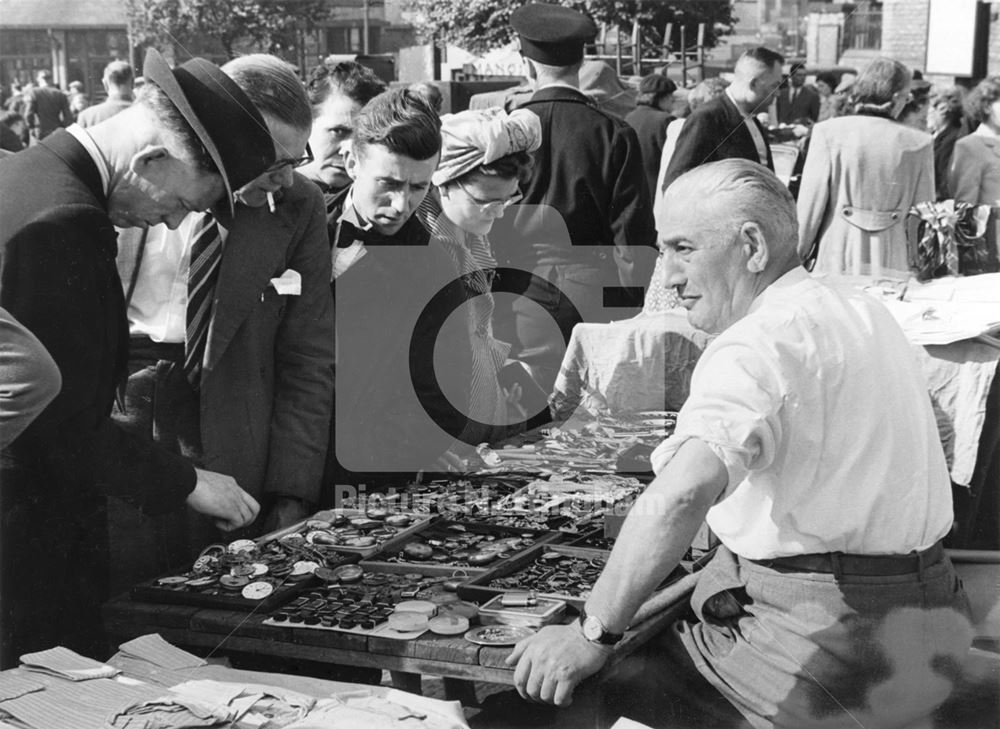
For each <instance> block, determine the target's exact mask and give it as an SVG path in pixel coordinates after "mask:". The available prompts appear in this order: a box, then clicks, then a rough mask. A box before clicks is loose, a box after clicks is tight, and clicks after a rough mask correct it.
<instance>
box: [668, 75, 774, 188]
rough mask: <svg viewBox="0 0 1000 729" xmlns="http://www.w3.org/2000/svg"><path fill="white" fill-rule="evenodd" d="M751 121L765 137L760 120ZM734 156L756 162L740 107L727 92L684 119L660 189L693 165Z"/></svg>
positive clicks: (771, 166) (770, 166) (769, 161)
mask: <svg viewBox="0 0 1000 729" xmlns="http://www.w3.org/2000/svg"><path fill="white" fill-rule="evenodd" d="M752 123H753V124H756V125H757V128H758V129H760V133H761V136H762V137H763V138H764V139H765V140H767V133H766V132H765V131H764V129H763V128H762V127H761V125H760V122H758V121H757V119H756V118H754V119H753V121H752ZM738 157H742V158H743V159H748V160H752V161H753V162H760V154H759V153H758V152H757V145H755V144H754V141H753V137H752V136H751V135H750V130H749V129H747V128H746V125H745V124H744V123H743V117H742V115H741V114H740V110H739V109H737V108H736V104H734V103H733V101H732V99H730V98H729V95H728V94H723V95H722V96H720V97H718V98H716V99H712V100H711V101H709V102H707V103H706V104H703V105H702V106H700V107H698V108H697V109H695V111H694V112H693V113H692V114H691V116H689V117H688V118H687V121H686V122H684V126H683V127H682V128H681V133H680V136H679V137H678V138H677V146H676V148H675V150H674V156H673V157H671V158H670V166H669V167H667V173H666V176H665V177H664V178H663V189H666V188H667V187H669V186H670V183H672V182H673V181H674V180H676V179H677V178H678V177H680V176H681V175H683V174H684V173H685V172H687V171H688V170H692V169H694V168H695V167H698V166H700V165H703V164H707V163H709V162H718V161H719V160H722V159H732V158H738ZM767 167H768V169H771V170H774V161H773V160H772V158H771V150H770V148H769V149H768V150H767Z"/></svg>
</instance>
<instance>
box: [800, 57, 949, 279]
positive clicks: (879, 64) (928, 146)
mask: <svg viewBox="0 0 1000 729" xmlns="http://www.w3.org/2000/svg"><path fill="white" fill-rule="evenodd" d="M910 81H911V75H910V71H909V69H908V68H907V67H906V66H904V65H903V64H901V63H899V62H898V61H894V60H892V59H889V58H876V59H875V60H874V61H872V62H871V64H869V66H868V67H867V68H866V69H865V70H864V71H863V72H862V73H861V75H860V76H858V79H857V81H855V83H854V87H853V89H852V100H853V105H854V109H853V111H854V113H853V114H852V115H851V116H845V117H840V118H836V119H829V120H827V121H825V122H821V123H819V124H817V125H816V126H815V127H813V131H812V139H811V141H810V146H809V155H808V157H807V158H806V161H805V167H804V168H803V172H802V186H801V188H800V191H799V198H798V211H799V254H800V255H801V257H802V259H803V261H805V262H807V264H808V263H809V262H811V261H813V260H814V261H815V265H814V267H813V270H815V271H819V272H824V273H847V274H851V275H872V276H879V275H882V273H883V272H884V271H885V270H886V269H888V270H891V271H906V270H907V269H908V268H909V264H908V260H907V258H908V256H907V243H906V230H905V220H906V215H907V212H908V211H909V209H910V208H911V207H912V206H913V205H914V204H915V203H918V202H923V201H926V200H934V157H933V149H932V143H931V136H930V135H929V134H927V133H926V132H921V131H918V130H916V129H912V128H910V127H907V126H904V125H903V124H901V123H899V122H898V121H895V117H896V116H897V115H898V114H899V112H900V111H901V110H902V108H903V106H905V104H906V103H907V101H908V100H909V97H910Z"/></svg>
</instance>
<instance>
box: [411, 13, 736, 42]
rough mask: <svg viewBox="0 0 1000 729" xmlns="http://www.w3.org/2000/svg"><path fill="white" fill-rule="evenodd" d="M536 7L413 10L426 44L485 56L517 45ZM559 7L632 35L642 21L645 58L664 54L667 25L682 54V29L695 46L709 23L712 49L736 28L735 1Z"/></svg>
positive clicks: (708, 32) (708, 29) (706, 33)
mask: <svg viewBox="0 0 1000 729" xmlns="http://www.w3.org/2000/svg"><path fill="white" fill-rule="evenodd" d="M531 1H532V0H510V1H509V2H503V3H501V2H497V0H410V1H409V7H410V9H411V10H413V11H415V15H416V24H417V28H418V30H419V31H420V32H421V35H422V37H423V38H424V39H425V40H429V39H431V38H434V39H436V40H437V41H439V42H444V43H449V44H452V45H456V46H459V47H460V48H464V49H466V50H468V51H470V52H472V53H485V52H486V51H489V50H492V49H494V48H500V47H502V46H504V45H506V44H507V43H509V42H511V41H512V40H513V39H514V33H513V31H512V30H511V28H510V14H511V13H512V12H513V11H514V10H515V9H516V8H518V7H520V6H521V5H525V4H527V3H528V2H531ZM559 4H561V5H566V6H568V7H572V8H576V9H577V10H582V11H583V12H585V13H587V14H589V15H590V17H592V18H593V19H594V20H595V21H596V22H598V23H606V24H608V25H609V26H611V25H615V24H617V25H619V26H620V27H621V28H622V30H623V31H624V32H626V33H628V32H630V31H631V29H632V24H633V22H634V21H635V20H638V22H639V27H640V29H641V32H642V39H643V47H644V51H645V52H655V51H654V49H659V47H660V46H661V45H662V43H663V32H664V29H665V27H666V25H667V23H673V38H672V39H671V41H672V44H671V47H672V48H674V49H679V46H680V29H681V26H684V28H685V33H686V42H687V44H688V45H689V46H691V45H693V44H694V42H695V38H696V37H697V29H698V24H699V23H705V24H706V28H705V44H706V46H708V47H709V48H711V47H713V46H715V45H716V44H717V43H718V42H719V38H721V37H722V36H723V35H726V34H728V33H730V32H732V28H733V24H734V23H735V22H736V18H735V17H733V7H732V2H731V0H561V2H559Z"/></svg>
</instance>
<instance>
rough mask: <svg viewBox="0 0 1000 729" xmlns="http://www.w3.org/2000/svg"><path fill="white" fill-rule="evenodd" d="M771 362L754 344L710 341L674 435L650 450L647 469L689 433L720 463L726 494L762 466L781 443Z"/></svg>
mask: <svg viewBox="0 0 1000 729" xmlns="http://www.w3.org/2000/svg"><path fill="white" fill-rule="evenodd" d="M774 361H775V360H771V359H769V358H767V357H765V356H763V355H762V351H761V345H760V344H759V343H758V344H757V346H756V347H752V346H749V345H748V344H745V343H743V342H739V341H735V342H721V341H718V340H717V341H716V342H714V343H713V344H712V345H710V347H709V348H708V349H707V350H706V351H705V354H704V355H703V356H702V358H701V360H699V362H698V365H697V367H696V368H695V371H694V374H693V376H692V381H691V395H690V396H689V397H688V400H687V401H686V402H685V403H684V406H683V407H682V408H681V411H680V413H679V415H678V418H677V428H676V430H675V431H674V434H673V435H672V436H671V437H670V438H668V439H666V440H665V441H664V442H663V443H661V444H660V445H659V446H658V447H657V448H656V450H654V451H653V455H652V457H651V460H652V464H653V470H654V471H655V472H656V473H659V472H660V471H661V470H662V469H663V468H664V467H665V466H666V464H667V463H669V462H670V459H671V458H673V456H674V454H675V453H676V452H677V450H678V449H679V448H680V447H681V445H682V444H683V443H684V442H685V441H687V440H690V439H692V438H697V439H698V440H700V441H702V442H703V443H705V444H706V445H708V446H709V448H711V449H712V452H714V453H715V454H716V456H718V458H719V460H721V461H722V462H723V464H725V467H726V471H727V472H728V474H729V483H728V486H727V487H726V492H725V493H726V494H728V493H730V492H731V491H732V490H733V489H734V488H736V486H738V485H739V484H740V483H741V482H742V481H743V480H744V479H745V478H746V476H747V474H748V473H749V472H751V471H754V470H758V469H762V468H767V467H768V466H769V465H770V464H771V463H772V462H773V460H774V457H775V453H776V452H777V449H778V448H780V447H781V443H782V425H781V417H780V414H781V409H782V407H783V406H784V402H785V399H786V387H785V386H784V383H783V382H782V379H781V377H780V373H778V372H777V371H776V370H775V368H774V364H773V363H774ZM724 497H725V495H724V496H723V498H724Z"/></svg>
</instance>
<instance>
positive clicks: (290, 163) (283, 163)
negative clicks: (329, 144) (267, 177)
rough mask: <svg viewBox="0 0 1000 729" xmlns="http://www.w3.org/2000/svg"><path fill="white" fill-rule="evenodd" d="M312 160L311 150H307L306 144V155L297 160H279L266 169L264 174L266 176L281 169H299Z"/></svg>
mask: <svg viewBox="0 0 1000 729" xmlns="http://www.w3.org/2000/svg"><path fill="white" fill-rule="evenodd" d="M313 159H314V157H313V154H312V150H311V149H309V145H308V144H306V153H305V154H304V155H303V156H301V157H298V158H297V159H292V158H287V157H286V158H285V159H279V160H278V161H277V162H275V163H274V164H273V165H271V166H270V167H268V168H267V170H266V172H267V174H271V173H272V172H280V171H281V169H282V168H283V167H301V166H302V165H307V164H309V163H310V162H312V161H313Z"/></svg>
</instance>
